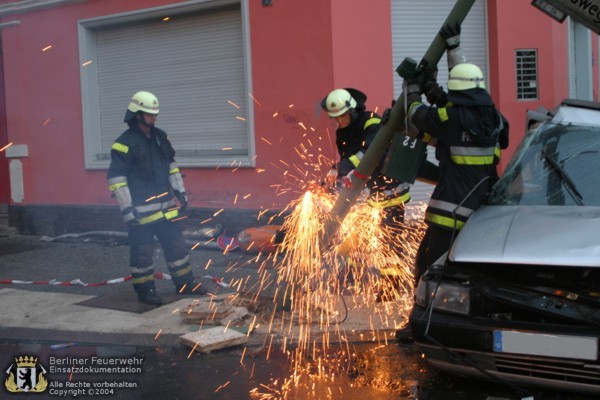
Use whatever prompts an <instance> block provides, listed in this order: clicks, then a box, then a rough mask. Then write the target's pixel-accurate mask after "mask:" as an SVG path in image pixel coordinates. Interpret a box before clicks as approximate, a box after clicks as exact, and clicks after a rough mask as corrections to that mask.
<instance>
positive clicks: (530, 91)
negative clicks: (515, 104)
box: [515, 49, 538, 100]
mask: <svg viewBox="0 0 600 400" xmlns="http://www.w3.org/2000/svg"><path fill="white" fill-rule="evenodd" d="M515 59H516V64H517V100H537V98H538V72H537V50H535V49H527V50H517V51H516V52H515Z"/></svg>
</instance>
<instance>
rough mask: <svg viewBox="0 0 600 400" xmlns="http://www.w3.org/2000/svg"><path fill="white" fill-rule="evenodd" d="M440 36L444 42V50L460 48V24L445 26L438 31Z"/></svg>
mask: <svg viewBox="0 0 600 400" xmlns="http://www.w3.org/2000/svg"><path fill="white" fill-rule="evenodd" d="M440 36H441V37H442V38H443V39H444V41H445V42H446V50H453V49H456V48H457V47H458V46H460V24H459V23H458V22H457V23H456V24H445V25H444V26H442V29H440Z"/></svg>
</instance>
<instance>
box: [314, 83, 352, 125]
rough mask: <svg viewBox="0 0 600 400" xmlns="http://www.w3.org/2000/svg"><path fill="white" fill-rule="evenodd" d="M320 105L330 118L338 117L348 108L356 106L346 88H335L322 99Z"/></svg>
mask: <svg viewBox="0 0 600 400" xmlns="http://www.w3.org/2000/svg"><path fill="white" fill-rule="evenodd" d="M321 107H323V109H325V111H327V114H328V115H329V116H330V117H331V118H333V117H339V116H340V115H342V114H345V113H347V112H348V111H350V109H352V108H356V100H355V99H354V98H353V97H352V95H350V92H348V91H347V90H346V89H335V90H333V91H332V92H331V93H329V94H328V95H327V97H326V98H325V99H323V101H322V102H321Z"/></svg>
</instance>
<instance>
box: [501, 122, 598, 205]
mask: <svg viewBox="0 0 600 400" xmlns="http://www.w3.org/2000/svg"><path fill="white" fill-rule="evenodd" d="M599 177H600V127H599V126H596V125H581V124H556V123H552V122H546V123H544V124H542V125H541V126H540V127H538V128H537V129H535V130H532V131H530V132H528V133H527V135H526V136H525V138H524V139H523V141H522V142H521V143H520V144H519V147H518V148H517V150H516V151H515V154H514V155H513V158H512V159H511V162H510V163H509V165H508V166H507V168H506V171H505V172H504V174H503V176H502V178H501V179H500V180H499V181H498V183H497V184H496V185H495V186H494V189H493V190H492V193H491V195H490V203H491V204H495V205H556V206H564V205H587V206H600V185H599V184H598V178H599Z"/></svg>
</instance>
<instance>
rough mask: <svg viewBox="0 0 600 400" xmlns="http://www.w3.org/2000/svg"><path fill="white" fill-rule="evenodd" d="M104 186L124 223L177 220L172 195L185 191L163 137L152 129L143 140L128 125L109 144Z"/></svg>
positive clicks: (168, 146)
mask: <svg viewBox="0 0 600 400" xmlns="http://www.w3.org/2000/svg"><path fill="white" fill-rule="evenodd" d="M108 186H109V190H110V191H111V192H113V194H114V196H115V197H116V199H117V202H118V203H119V206H120V208H121V212H122V213H123V219H124V220H125V222H126V223H130V222H132V221H135V220H136V219H137V222H138V223H139V224H147V223H151V222H154V221H157V220H160V219H162V218H166V219H172V218H175V217H177V216H178V208H177V205H176V203H175V199H174V196H173V193H174V191H176V192H179V193H185V188H184V185H183V178H182V176H181V173H180V171H179V168H178V167H177V164H176V162H175V150H174V149H173V147H172V146H171V142H170V141H169V139H168V138H167V134H166V133H165V132H164V131H162V130H161V129H158V128H156V127H152V128H151V129H150V137H146V135H145V134H144V133H143V132H142V131H141V130H140V129H139V127H137V126H134V125H131V126H130V129H128V130H126V131H125V132H124V133H123V134H121V136H119V137H118V138H117V140H116V141H115V142H114V143H113V145H112V149H111V163H110V166H109V168H108Z"/></svg>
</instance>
